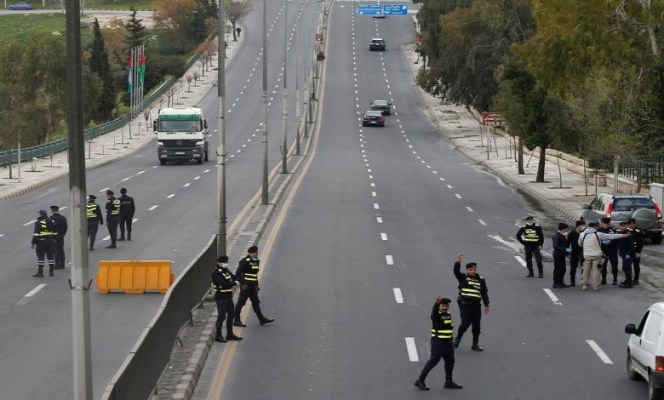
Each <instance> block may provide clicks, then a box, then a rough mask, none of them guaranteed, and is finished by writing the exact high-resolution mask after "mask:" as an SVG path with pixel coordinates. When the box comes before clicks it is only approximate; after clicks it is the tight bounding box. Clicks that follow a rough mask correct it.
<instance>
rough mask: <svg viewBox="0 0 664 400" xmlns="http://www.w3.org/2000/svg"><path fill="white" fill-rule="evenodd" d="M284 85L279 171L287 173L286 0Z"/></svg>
mask: <svg viewBox="0 0 664 400" xmlns="http://www.w3.org/2000/svg"><path fill="white" fill-rule="evenodd" d="M283 68H284V85H283V87H282V90H283V100H282V106H283V111H282V114H283V122H282V127H283V132H284V138H283V139H284V142H283V144H282V145H281V173H282V174H287V173H288V83H287V76H288V74H287V68H288V0H286V8H285V14H284V64H283Z"/></svg>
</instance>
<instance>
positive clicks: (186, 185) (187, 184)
mask: <svg viewBox="0 0 664 400" xmlns="http://www.w3.org/2000/svg"><path fill="white" fill-rule="evenodd" d="M189 185H191V183H189V182H187V183H185V184H184V185H182V187H188V186H189Z"/></svg>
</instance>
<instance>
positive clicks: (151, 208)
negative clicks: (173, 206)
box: [148, 204, 159, 211]
mask: <svg viewBox="0 0 664 400" xmlns="http://www.w3.org/2000/svg"><path fill="white" fill-rule="evenodd" d="M157 207H159V206H158V205H157V204H155V205H153V206H152V207H150V208H148V211H152V210H154V209H155V208H157Z"/></svg>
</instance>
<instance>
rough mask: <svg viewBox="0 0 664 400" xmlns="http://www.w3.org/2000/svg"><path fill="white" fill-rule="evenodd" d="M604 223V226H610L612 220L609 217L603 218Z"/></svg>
mask: <svg viewBox="0 0 664 400" xmlns="http://www.w3.org/2000/svg"><path fill="white" fill-rule="evenodd" d="M602 223H603V224H610V223H611V218H608V217H604V218H602Z"/></svg>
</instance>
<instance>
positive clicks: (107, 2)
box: [7, 0, 152, 13]
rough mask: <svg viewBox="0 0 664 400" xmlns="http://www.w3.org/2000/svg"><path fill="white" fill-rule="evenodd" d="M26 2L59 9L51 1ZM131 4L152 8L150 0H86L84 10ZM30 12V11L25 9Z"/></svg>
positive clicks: (125, 6) (125, 8)
mask: <svg viewBox="0 0 664 400" xmlns="http://www.w3.org/2000/svg"><path fill="white" fill-rule="evenodd" d="M19 1H21V0H16V1H14V0H7V5H10V4H14V3H18V2H19ZM25 2H26V3H29V4H32V6H33V7H34V8H35V10H37V9H44V8H48V9H56V10H59V9H60V6H59V5H58V4H57V3H56V2H54V1H52V0H48V1H47V2H46V7H42V2H41V1H34V0H32V1H27V0H26V1H25ZM131 6H133V7H134V8H135V9H137V10H152V0H118V1H114V0H87V1H86V2H85V9H86V10H95V9H96V10H129V8H130V7H131ZM25 12H28V13H29V12H30V11H25Z"/></svg>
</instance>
